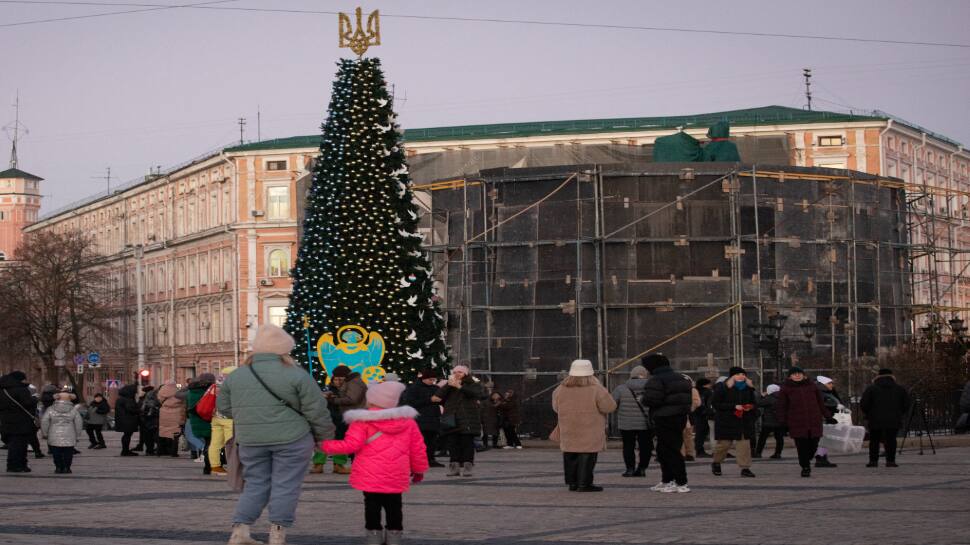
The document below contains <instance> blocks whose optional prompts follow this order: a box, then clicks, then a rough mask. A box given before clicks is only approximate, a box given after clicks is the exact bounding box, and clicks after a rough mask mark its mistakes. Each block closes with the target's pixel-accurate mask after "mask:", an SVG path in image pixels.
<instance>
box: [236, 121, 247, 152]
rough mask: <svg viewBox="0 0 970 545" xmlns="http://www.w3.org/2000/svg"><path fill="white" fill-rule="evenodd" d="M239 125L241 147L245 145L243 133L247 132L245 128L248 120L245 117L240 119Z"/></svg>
mask: <svg viewBox="0 0 970 545" xmlns="http://www.w3.org/2000/svg"><path fill="white" fill-rule="evenodd" d="M237 123H239V145H240V146H241V145H243V143H244V142H243V131H244V130H245V127H246V118H245V117H240V118H239V121H237Z"/></svg>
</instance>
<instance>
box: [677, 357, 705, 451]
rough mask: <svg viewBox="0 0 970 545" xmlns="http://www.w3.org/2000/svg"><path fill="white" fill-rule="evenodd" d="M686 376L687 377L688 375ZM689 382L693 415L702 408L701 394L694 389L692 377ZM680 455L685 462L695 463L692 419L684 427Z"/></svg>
mask: <svg viewBox="0 0 970 545" xmlns="http://www.w3.org/2000/svg"><path fill="white" fill-rule="evenodd" d="M684 376H685V377H687V375H684ZM687 380H689V381H690V412H691V414H693V413H694V411H696V410H697V408H698V407H700V406H701V394H700V393H698V392H697V388H694V380H693V379H692V378H690V377H687ZM680 454H681V455H683V457H684V461H685V462H693V461H694V425H693V424H692V423H691V421H690V418H688V419H687V425H686V426H684V446H683V447H682V448H681V449H680Z"/></svg>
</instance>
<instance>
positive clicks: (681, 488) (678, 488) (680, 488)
mask: <svg viewBox="0 0 970 545" xmlns="http://www.w3.org/2000/svg"><path fill="white" fill-rule="evenodd" d="M671 492H677V493H678V494H686V493H687V492H690V488H688V487H687V485H686V484H681V485H674V487H673V490H671Z"/></svg>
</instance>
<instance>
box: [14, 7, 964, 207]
mask: <svg viewBox="0 0 970 545" xmlns="http://www.w3.org/2000/svg"><path fill="white" fill-rule="evenodd" d="M92 1H95V2H97V1H99V0H92ZM122 1H123V0H104V2H115V3H120V2H122ZM128 1H129V2H131V3H140V4H165V3H169V4H175V3H176V2H175V1H174V0H128ZM199 1H201V0H185V1H184V2H182V3H192V2H199ZM357 5H358V4H356V3H353V2H348V1H333V2H331V1H323V0H262V1H260V0H236V1H228V0H224V1H223V2H220V3H217V4H210V7H213V8H278V9H279V8H283V9H293V10H322V11H326V10H330V11H336V10H339V11H351V10H353V9H354V8H355V7H356V6H357ZM363 7H364V9H365V11H369V10H372V9H381V11H382V13H383V15H384V17H383V18H382V28H381V34H382V40H383V43H384V45H383V46H381V47H380V48H377V49H373V50H371V52H370V54H371V55H377V56H379V57H381V58H382V59H383V62H384V67H385V70H386V72H387V76H388V80H389V81H390V82H392V83H394V84H395V85H396V93H397V96H398V99H399V102H398V110H399V113H400V118H401V122H402V124H403V125H404V126H405V127H406V128H417V127H429V126H442V125H463V124H473V123H501V122H514V121H536V120H557V119H584V118H600V117H626V116H658V115H674V114H689V113H701V112H710V111H718V110H726V109H735V108H746V107H754V106H765V105H770V104H778V105H784V106H793V107H803V106H804V104H805V99H804V88H803V81H802V77H801V69H802V68H803V67H811V68H813V69H814V73H815V78H814V79H813V82H814V86H813V89H814V92H815V97H816V102H815V107H816V109H831V110H838V111H844V110H848V109H849V108H853V109H869V110H871V109H881V110H884V111H887V112H890V113H892V114H894V115H896V116H899V117H902V118H905V119H907V120H909V121H911V122H913V123H917V124H919V125H922V126H924V127H926V128H928V129H930V130H932V131H934V132H938V133H941V134H943V135H946V136H948V137H950V138H953V139H955V140H958V141H961V142H964V143H970V48H958V47H933V46H914V45H890V44H875V43H862V42H847V41H834V40H808V39H796V38H776V37H752V36H730V35H715V34H699V33H687V32H660V31H644V30H614V29H602V28H582V27H562V26H544V25H536V24H500V23H488V22H458V21H442V20H428V19H413V18H395V17H392V15H395V14H397V15H428V16H451V17H476V18H500V19H527V20H536V21H560V22H576V23H596V24H618V25H635V26H652V27H678V28H689V29H714V30H727V31H742V32H768V33H786V34H812V35H829V36H845V37H856V38H876V39H889V40H907V41H933V42H952V43H965V44H966V43H970V33H968V32H967V24H968V22H970V2H966V1H962V0H961V1H955V0H954V1H948V0H937V1H930V0H924V1H919V2H913V1H911V0H907V1H897V0H891V1H890V0H873V1H857V2H846V1H844V0H836V1H829V0H815V1H813V2H810V3H804V2H799V3H794V2H779V1H777V0H772V1H755V0H750V1H745V0H734V1H730V2H725V1H710V2H707V1H697V2H689V3H688V2H671V1H665V2H651V1H646V0H638V1H618V0H601V1H597V2H593V1H575V0H569V1H566V0H563V1H552V0H543V1H536V0H530V1H528V2H526V1H523V0H489V1H487V2H485V1H481V0H478V1H470V0H467V1H466V0H451V1H416V0H394V1H388V0H385V1H383V2H372V3H369V4H363ZM134 9H146V8H144V7H142V8H137V7H132V6H125V7H117V6H115V7H112V6H97V5H60V4H36V3H34V4H26V3H8V2H0V100H2V102H0V125H5V124H7V123H8V122H11V121H13V116H14V110H13V107H12V104H13V100H14V96H15V94H16V91H17V90H18V89H19V91H20V97H21V121H22V122H23V123H24V124H25V125H26V126H27V127H28V128H29V129H30V133H29V135H27V136H26V137H24V138H23V139H22V141H21V144H20V167H21V168H22V169H24V170H26V171H28V172H31V173H33V174H36V175H38V176H41V177H43V178H45V179H46V182H44V183H43V185H42V188H43V193H44V195H45V199H44V208H43V210H47V211H49V210H51V209H53V208H56V207H59V206H62V205H65V204H68V203H70V202H72V201H74V200H76V199H80V198H83V197H85V196H87V195H89V194H92V193H95V192H97V191H99V190H103V189H104V181H103V180H98V179H96V178H95V177H98V176H102V177H103V176H104V171H105V168H106V167H109V166H110V167H111V169H112V176H113V177H115V179H116V180H115V182H116V183H117V182H122V181H128V180H131V179H133V178H135V177H138V176H142V175H144V174H146V173H147V172H148V170H149V168H150V167H152V166H156V165H162V166H163V167H164V166H169V165H173V164H176V163H180V162H182V161H185V160H188V159H190V158H192V157H194V156H197V155H199V154H202V153H204V152H206V151H208V150H211V149H213V148H216V147H218V146H221V145H224V144H227V143H230V142H232V141H233V140H238V138H239V128H238V125H237V124H236V119H237V118H238V117H246V118H247V119H248V126H247V127H246V139H247V140H255V139H256V137H257V127H256V111H257V105H258V107H259V108H260V109H261V111H262V124H261V125H262V126H261V135H260V136H262V138H263V139H266V138H273V137H282V136H293V135H301V134H312V133H315V132H317V131H318V130H319V126H320V123H321V121H322V120H323V118H324V116H325V114H326V106H327V103H328V100H329V95H330V86H331V82H332V80H333V76H334V72H335V70H336V68H335V65H334V61H335V60H336V59H338V58H339V57H341V56H350V55H351V54H350V52H349V50H346V49H343V50H341V49H339V48H338V47H337V17H336V16H334V15H326V14H307V13H265V12H257V11H242V10H238V11H235V10H228V9H189V8H179V9H165V10H155V11H148V12H142V13H128V14H119V15H111V16H104V17H92V18H83V19H73V20H67V21H60V22H49V23H42V24H28V25H18V26H3V25H5V24H9V23H17V22H23V21H33V20H39V19H50V18H61V17H71V16H78V15H88V14H98V13H106V12H112V11H121V10H134ZM405 98H406V101H405V100H403V99H405ZM2 144H3V150H2V153H0V160H2V163H0V167H3V168H5V166H6V157H7V154H8V153H9V140H8V139H6V138H5V137H4V140H3V141H2ZM0 170H2V168H0Z"/></svg>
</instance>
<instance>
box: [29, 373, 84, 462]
mask: <svg viewBox="0 0 970 545" xmlns="http://www.w3.org/2000/svg"><path fill="white" fill-rule="evenodd" d="M71 397H72V394H70V393H69V392H62V393H59V394H54V403H53V404H52V405H51V407H50V408H49V409H47V411H45V412H44V417H43V418H42V419H41V421H40V429H41V432H42V433H43V435H44V437H46V438H47V445H48V446H49V447H50V449H51V453H52V454H53V456H51V457H52V458H53V459H54V473H70V472H71V462H73V461H74V447H75V446H76V445H77V441H78V439H80V437H81V432H82V431H84V419H83V418H81V413H79V412H78V410H77V409H76V408H75V407H74V405H73V404H72V403H71Z"/></svg>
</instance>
